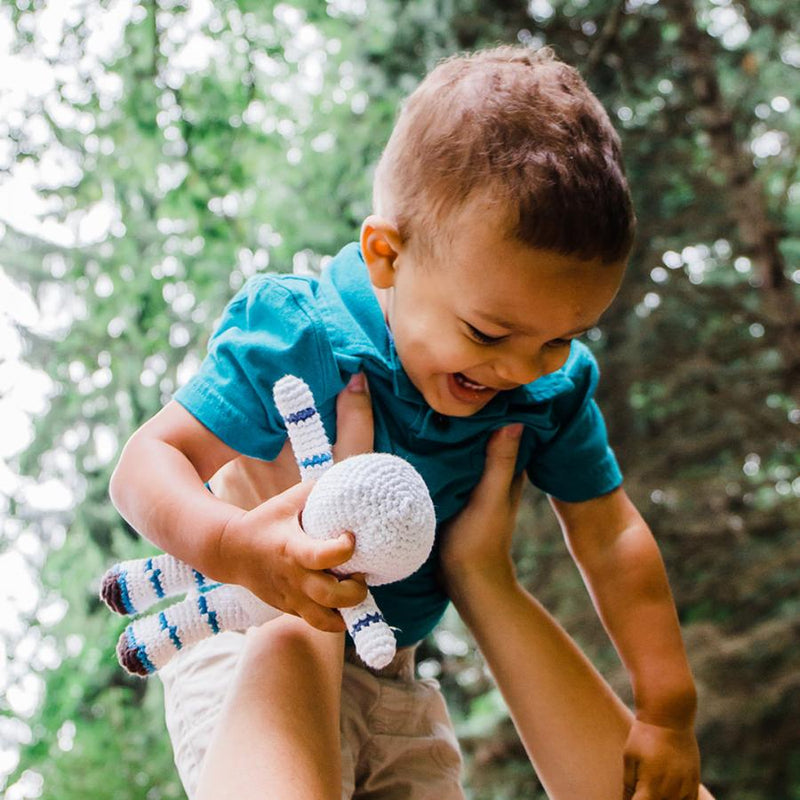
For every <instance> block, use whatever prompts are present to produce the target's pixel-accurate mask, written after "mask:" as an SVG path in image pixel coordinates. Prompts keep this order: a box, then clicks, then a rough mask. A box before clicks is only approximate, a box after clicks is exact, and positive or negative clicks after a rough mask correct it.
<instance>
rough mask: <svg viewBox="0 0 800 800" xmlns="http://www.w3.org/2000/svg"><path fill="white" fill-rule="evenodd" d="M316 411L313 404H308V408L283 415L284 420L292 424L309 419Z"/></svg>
mask: <svg viewBox="0 0 800 800" xmlns="http://www.w3.org/2000/svg"><path fill="white" fill-rule="evenodd" d="M316 413H317V409H316V408H314V406H309V407H308V408H304V409H302V410H301V411H295V412H294V413H293V414H289V415H288V416H286V417H284V420H286V422H288V423H290V424H293V423H295V422H303V421H304V420H307V419H310V418H311V417H313V416H314V414H316Z"/></svg>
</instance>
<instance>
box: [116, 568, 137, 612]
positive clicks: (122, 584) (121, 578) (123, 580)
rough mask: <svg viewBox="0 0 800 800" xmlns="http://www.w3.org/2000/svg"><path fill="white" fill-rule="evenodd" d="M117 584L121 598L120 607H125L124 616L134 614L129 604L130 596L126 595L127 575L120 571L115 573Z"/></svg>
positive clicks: (134, 610) (131, 604)
mask: <svg viewBox="0 0 800 800" xmlns="http://www.w3.org/2000/svg"><path fill="white" fill-rule="evenodd" d="M117 583H118V584H119V593H120V597H121V598H122V605H124V606H125V613H126V614H135V613H136V609H135V608H134V607H133V603H132V602H131V596H130V594H128V573H127V572H126V571H125V570H124V569H122V570H120V571H119V572H118V573H117Z"/></svg>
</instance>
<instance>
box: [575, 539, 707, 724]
mask: <svg viewBox="0 0 800 800" xmlns="http://www.w3.org/2000/svg"><path fill="white" fill-rule="evenodd" d="M576 560H577V561H578V564H579V566H580V568H581V570H582V572H583V576H584V580H585V582H586V585H587V587H588V588H589V591H590V593H591V595H592V598H593V600H594V603H595V606H596V608H597V611H598V614H599V615H600V618H601V619H602V621H603V624H604V625H605V627H606V630H607V631H608V633H609V636H610V637H611V639H612V641H613V642H614V644H615V646H616V648H617V650H618V652H619V654H620V657H621V658H622V660H623V662H624V664H625V666H626V668H627V670H628V673H629V675H630V676H631V682H632V684H633V690H634V697H635V702H636V707H637V714H638V715H639V716H640V717H641V718H643V719H646V720H647V721H649V722H653V723H655V724H660V725H666V726H670V725H678V726H681V725H686V724H689V723H691V721H692V720H693V718H694V713H695V708H696V693H695V688H694V682H693V680H692V675H691V671H690V669H689V664H688V661H687V658H686V653H685V649H684V646H683V641H682V639H681V634H680V627H679V623H678V617H677V613H676V611H675V605H674V602H673V599H672V593H671V592H670V588H669V584H668V581H667V575H666V571H665V569H664V563H663V561H662V559H661V555H660V553H659V551H658V547H657V545H656V543H655V541H654V539H653V537H652V534H651V533H650V531H649V529H648V528H647V527H646V526H644V525H641V526H639V525H636V526H632V527H631V528H629V529H627V530H625V531H624V532H622V533H621V534H620V535H619V536H618V537H617V538H616V539H615V541H614V543H613V544H612V545H610V546H609V547H608V548H605V549H604V550H603V551H602V552H601V553H595V554H593V557H591V558H588V559H585V560H581V559H580V558H578V559H576Z"/></svg>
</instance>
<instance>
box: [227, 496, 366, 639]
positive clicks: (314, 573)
mask: <svg viewBox="0 0 800 800" xmlns="http://www.w3.org/2000/svg"><path fill="white" fill-rule="evenodd" d="M312 488H313V484H312V483H311V482H307V483H300V484H297V485H296V486H293V487H292V488H291V489H287V490H286V491H285V492H283V493H282V494H279V495H278V496H277V497H273V498H272V499H270V500H267V501H266V502H265V503H262V504H261V505H259V506H256V508H254V509H253V510H252V511H242V512H241V514H237V515H235V516H234V517H233V518H232V519H231V520H230V522H229V523H228V525H227V527H226V529H225V532H224V533H223V535H222V537H221V539H220V548H219V561H220V563H221V564H223V565H227V566H228V569H229V574H230V576H231V577H230V578H227V579H226V580H230V582H233V583H238V584H240V585H241V586H244V587H246V588H247V589H249V590H250V591H251V592H253V594H255V595H256V596H257V597H259V598H260V599H261V600H263V601H264V602H265V603H269V605H271V606H274V607H275V608H277V609H279V610H281V611H285V612H286V613H288V614H295V615H296V616H300V617H302V618H303V619H304V620H305V621H306V622H308V623H309V625H313V626H314V627H315V628H319V629H320V630H323V631H331V632H334V633H336V632H340V631H344V630H345V624H344V621H343V620H342V618H341V616H340V615H339V614H338V613H337V612H336V611H334V610H333V609H336V608H343V607H345V606H353V605H356V604H357V603H360V602H361V601H362V600H363V599H364V597H365V596H366V593H367V589H366V586H365V585H364V584H363V583H362V582H359V581H358V580H354V579H352V578H348V579H345V580H339V579H338V578H336V576H334V575H331V574H329V573H327V572H325V570H328V569H331V568H333V567H337V566H339V565H340V564H343V563H344V562H345V561H347V560H348V559H349V558H350V557H351V556H352V554H353V548H354V540H353V536H352V534H350V533H345V534H342V535H341V536H340V537H338V538H337V539H330V540H318V539H312V538H311V537H310V536H308V534H306V533H305V531H304V530H303V529H302V528H301V527H300V513H301V512H302V510H303V507H304V506H305V502H306V499H307V497H308V495H309V493H310V492H311V489H312Z"/></svg>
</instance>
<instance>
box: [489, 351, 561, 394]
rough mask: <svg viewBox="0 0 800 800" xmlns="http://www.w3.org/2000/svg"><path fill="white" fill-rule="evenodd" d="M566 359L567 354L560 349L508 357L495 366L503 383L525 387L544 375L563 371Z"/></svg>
mask: <svg viewBox="0 0 800 800" xmlns="http://www.w3.org/2000/svg"><path fill="white" fill-rule="evenodd" d="M566 359H567V354H565V353H564V352H563V351H561V350H560V349H559V350H551V351H544V352H542V353H539V354H534V355H531V354H530V353H526V354H520V355H518V356H507V357H505V358H503V359H501V360H498V362H497V363H496V364H495V373H496V374H497V376H498V378H500V380H502V381H506V382H508V383H513V384H517V385H519V386H524V385H525V384H526V383H532V382H533V381H535V380H536V379H537V378H541V377H542V375H547V374H549V373H551V372H555V371H556V370H558V369H561V367H563V366H564V362H565V361H566Z"/></svg>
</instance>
